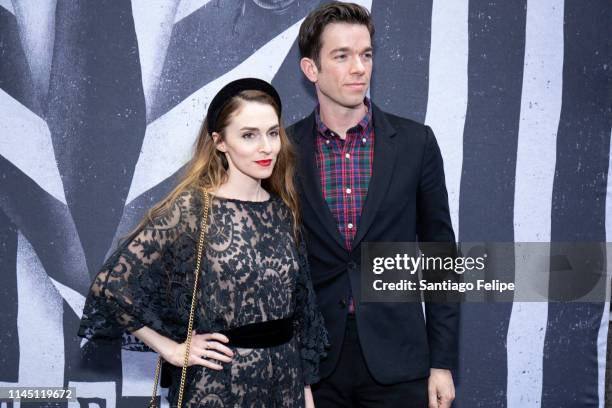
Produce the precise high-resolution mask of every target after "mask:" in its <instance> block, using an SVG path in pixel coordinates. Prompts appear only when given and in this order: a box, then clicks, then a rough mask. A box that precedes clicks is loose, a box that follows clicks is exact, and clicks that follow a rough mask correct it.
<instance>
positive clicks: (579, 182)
mask: <svg viewBox="0 0 612 408" xmlns="http://www.w3.org/2000/svg"><path fill="white" fill-rule="evenodd" d="M611 14H612V13H611V9H610V4H609V2H608V1H606V0H599V1H590V2H581V1H569V0H568V1H566V2H565V10H564V21H565V24H564V50H563V52H564V58H563V92H562V98H563V99H562V104H561V117H560V121H559V130H558V133H557V161H556V166H555V179H554V184H553V197H552V215H551V217H552V219H551V222H552V225H551V240H552V241H553V242H604V241H605V240H606V230H605V202H606V190H607V174H608V155H609V151H610V125H611V123H610V120H611V119H610V118H611V116H610V112H611V111H610V95H611V93H610V55H611V52H610V51H611V50H610V21H612V15H611ZM573 272H574V273H575V275H574V277H576V278H578V280H577V281H576V283H578V284H580V283H581V282H584V279H586V277H585V278H583V279H581V278H580V274H584V273H586V271H584V270H574V271H573ZM550 283H551V288H555V287H556V285H555V284H556V282H555V271H551V282H550ZM602 313H603V304H602V303H551V304H550V305H549V308H548V325H547V328H546V337H545V342H544V361H543V376H544V378H543V387H542V388H543V390H542V407H543V408H549V407H550V408H552V407H555V408H558V407H575V406H581V407H587V406H589V407H590V406H593V407H595V406H598V361H597V358H598V356H597V336H598V333H599V326H600V321H601V317H602ZM602 358H603V357H602ZM599 381H603V379H599Z"/></svg>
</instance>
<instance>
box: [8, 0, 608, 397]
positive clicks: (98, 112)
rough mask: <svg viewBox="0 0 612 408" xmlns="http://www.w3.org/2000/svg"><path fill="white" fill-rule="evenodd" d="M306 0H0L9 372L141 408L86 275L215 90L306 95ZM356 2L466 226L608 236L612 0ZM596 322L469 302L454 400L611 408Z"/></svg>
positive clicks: (378, 75)
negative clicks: (302, 32) (88, 313)
mask: <svg viewBox="0 0 612 408" xmlns="http://www.w3.org/2000/svg"><path fill="white" fill-rule="evenodd" d="M318 3H319V2H318V1H300V0H232V1H230V0H228V1H219V0H212V1H206V0H164V1H152V0H132V1H127V0H119V1H117V0H97V1H78V2H75V1H69V0H13V1H12V2H11V1H10V0H0V265H1V270H0V272H1V273H0V310H1V311H2V319H0V385H2V386H9V385H10V386H67V385H71V386H76V387H77V390H78V395H79V397H80V398H79V402H78V403H74V404H71V406H81V407H86V406H100V407H115V406H117V407H132V406H144V404H145V402H146V401H147V400H148V397H147V396H148V393H149V392H150V386H151V379H152V373H153V365H154V356H153V355H152V354H139V353H130V352H122V351H120V350H119V348H118V347H106V348H103V347H90V345H84V344H83V343H82V342H81V339H79V338H77V337H76V336H75V333H76V331H77V327H78V322H79V319H80V316H81V311H82V308H83V304H84V296H85V295H86V293H87V291H88V288H89V284H90V282H91V278H92V276H93V275H94V274H95V273H96V271H97V269H98V268H99V267H100V265H101V264H102V262H103V260H104V259H105V257H106V256H107V255H108V254H109V252H110V251H111V250H112V249H113V248H114V246H115V245H116V242H117V238H118V237H120V236H122V235H123V234H125V233H126V232H127V231H129V230H130V229H131V228H132V226H134V225H135V224H136V222H137V221H138V219H139V218H140V217H141V216H142V214H143V212H144V210H145V209H146V208H148V207H149V206H151V205H152V204H153V203H154V202H156V201H157V200H159V199H160V198H162V197H163V196H164V194H165V193H166V192H167V191H169V189H170V186H171V185H172V184H173V183H174V181H175V180H176V176H177V174H178V173H179V172H180V170H181V168H182V167H183V166H184V164H185V163H186V161H187V160H188V158H189V157H190V154H191V152H192V147H193V142H194V141H195V138H196V135H197V132H198V130H199V127H200V125H201V122H202V120H203V117H204V114H205V112H206V109H207V104H208V103H209V101H210V99H211V98H212V96H213V95H214V94H215V92H216V91H217V90H219V89H220V88H221V87H222V86H223V84H225V83H227V82H228V81H230V80H233V79H236V78H239V77H243V76H257V77H260V78H262V79H265V80H268V81H271V82H272V83H273V84H274V85H275V86H276V87H277V88H278V89H279V90H280V92H281V96H282V97H283V100H284V106H285V107H286V108H285V111H284V121H285V123H286V124H291V123H293V122H294V121H296V120H297V119H300V118H302V117H303V116H305V115H306V114H308V113H309V112H310V111H311V110H312V108H313V107H314V97H313V91H312V89H311V88H310V87H309V86H308V84H307V83H306V81H305V80H304V79H303V78H302V75H301V73H300V71H299V68H298V52H297V44H296V36H297V32H298V28H299V25H300V23H301V21H302V19H303V18H304V16H305V15H306V14H307V13H308V12H309V11H310V10H311V9H312V8H313V7H315V6H316V5H317V4H318ZM359 3H361V4H363V5H364V6H366V7H367V8H369V9H370V10H371V11H372V14H373V17H374V21H375V25H376V35H375V68H374V75H373V80H372V88H371V96H372V99H373V101H374V102H375V103H377V104H378V105H379V106H381V107H382V108H383V109H385V110H387V111H389V112H392V113H395V114H399V115H402V116H405V117H409V118H413V119H415V120H418V121H422V122H425V123H427V124H429V125H431V126H432V128H433V129H434V131H435V133H436V136H437V138H438V142H439V144H440V147H441V150H442V154H443V156H444V160H445V170H446V180H447V188H448V190H449V198H450V205H451V212H452V218H453V224H454V227H455V230H456V233H457V238H458V239H459V240H460V241H487V240H488V241H497V242H513V241H515V242H531V241H536V242H549V241H553V242H555V241H559V242H565V241H570V242H574V241H578V242H591V241H594V242H605V241H612V239H610V238H608V233H612V196H610V191H611V189H610V187H609V184H608V183H609V177H608V171H609V167H610V166H609V163H610V158H611V156H610V135H611V134H610V133H611V130H610V124H611V115H610V113H611V112H610V96H611V95H612V94H611V88H610V64H611V52H610V47H611V43H610V41H609V38H610V34H611V33H610V28H609V27H610V24H609V22H610V21H612V18H611V17H612V16H611V13H612V12H611V8H610V7H609V3H608V2H607V1H605V0H594V1H589V2H583V1H578V0H565V1H563V0H533V1H527V0H513V1H490V0H470V1H467V0H460V1H458V0H411V1H400V0H369V1H368V0H361V1H359ZM519 266H520V264H519V263H517V265H513V266H512V268H516V269H517V271H518V268H519ZM513 271H514V269H513ZM513 273H514V272H513ZM608 320H609V302H600V303H553V302H551V303H533V302H532V303H518V302H515V303H503V304H501V303H500V304H495V305H486V304H467V305H465V307H464V309H463V317H462V329H461V333H462V337H461V367H460V369H459V371H458V372H457V373H456V383H457V400H456V403H455V406H457V407H465V408H472V407H521V408H523V407H526V408H530V407H545V408H560V407H578V406H580V407H603V387H604V374H603V373H604V369H605V354H606V337H607V332H608ZM88 404H90V405H88ZM21 406H23V407H25V406H28V405H27V404H21ZM30 406H32V405H30ZM49 406H62V405H61V404H56V405H49Z"/></svg>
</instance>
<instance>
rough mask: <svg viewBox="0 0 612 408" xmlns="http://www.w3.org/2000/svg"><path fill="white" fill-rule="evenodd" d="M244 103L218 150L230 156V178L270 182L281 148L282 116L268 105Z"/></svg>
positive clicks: (227, 128)
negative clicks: (269, 178)
mask: <svg viewBox="0 0 612 408" xmlns="http://www.w3.org/2000/svg"><path fill="white" fill-rule="evenodd" d="M241 103H242V106H241V108H240V109H239V110H238V111H237V112H235V113H234V114H233V116H232V118H231V119H230V123H229V125H228V126H227V127H226V128H225V138H224V139H223V140H222V141H221V142H219V143H218V144H217V149H218V150H220V151H222V152H224V153H226V157H227V161H228V163H229V169H228V171H229V174H230V177H232V176H236V175H239V174H241V175H245V176H248V177H250V178H253V179H256V180H261V179H265V178H268V177H270V176H271V175H272V170H273V169H274V165H275V164H276V158H277V156H278V153H279V152H280V148H281V140H280V127H279V121H278V116H277V115H276V112H275V110H274V108H273V107H272V106H270V105H268V104H265V103H260V102H252V101H242V102H241Z"/></svg>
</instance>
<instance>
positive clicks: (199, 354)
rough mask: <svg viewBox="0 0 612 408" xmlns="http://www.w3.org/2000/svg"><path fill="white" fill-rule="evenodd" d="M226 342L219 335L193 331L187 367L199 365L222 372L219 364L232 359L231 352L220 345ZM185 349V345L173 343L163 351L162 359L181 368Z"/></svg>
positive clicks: (224, 337) (227, 340) (225, 339)
mask: <svg viewBox="0 0 612 408" xmlns="http://www.w3.org/2000/svg"><path fill="white" fill-rule="evenodd" d="M227 342H229V339H228V338H227V337H226V336H224V335H223V334H221V333H204V334H196V332H195V331H194V332H193V335H192V337H191V347H190V349H189V362H188V363H187V366H192V365H201V366H204V367H207V368H210V369H212V370H222V369H223V367H222V366H221V364H219V363H220V362H223V363H229V362H231V361H232V357H234V353H233V352H232V350H231V349H230V348H229V347H227V346H225V345H223V344H222V343H227ZM186 347H187V344H186V343H180V344H179V343H174V344H173V345H170V347H167V348H166V350H164V351H165V353H163V354H162V357H163V358H164V360H166V361H167V362H169V363H170V364H172V365H174V366H177V367H182V366H183V363H184V361H185V349H186Z"/></svg>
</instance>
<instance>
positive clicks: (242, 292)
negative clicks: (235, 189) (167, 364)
mask: <svg viewBox="0 0 612 408" xmlns="http://www.w3.org/2000/svg"><path fill="white" fill-rule="evenodd" d="M202 200H203V198H202V196H201V193H200V192H199V191H197V190H190V191H187V192H184V193H182V194H181V195H180V196H179V198H178V199H177V200H176V201H175V202H174V203H173V206H172V207H171V209H170V210H169V211H167V212H166V213H165V214H164V215H162V216H160V217H158V218H156V219H154V220H153V222H150V223H148V224H147V225H146V226H145V227H144V228H143V229H141V230H140V231H137V232H136V233H135V234H133V235H132V236H131V237H130V238H129V239H127V240H126V241H125V242H124V243H123V244H122V245H120V247H119V248H118V249H117V250H116V251H115V252H114V253H113V254H112V255H111V256H110V257H109V258H108V260H107V261H106V262H105V264H104V266H103V267H102V269H101V271H100V272H99V273H98V274H97V276H96V277H95V280H94V282H93V284H92V286H91V290H90V293H89V295H88V297H87V301H86V304H85V308H84V310H83V318H82V320H81V326H80V328H79V335H80V336H82V337H86V338H88V339H93V340H96V339H116V338H122V346H123V347H124V348H126V349H129V350H139V351H148V350H149V349H148V348H147V347H146V346H145V345H144V344H143V343H141V342H140V341H139V340H138V339H136V337H135V336H133V335H131V334H130V332H132V331H134V330H137V329H139V328H141V327H143V326H148V327H149V328H151V329H153V330H155V331H156V332H158V333H160V334H162V335H164V336H166V337H169V338H171V339H173V340H175V341H177V342H183V341H184V340H185V336H186V332H187V322H188V319H189V306H190V302H191V293H192V288H193V274H194V264H195V253H196V245H197V239H198V236H199V224H200V219H201V214H202ZM206 236H207V246H206V250H205V257H204V256H203V259H202V261H203V265H202V272H201V275H200V290H199V296H200V299H199V309H198V311H197V313H196V317H195V322H194V328H195V330H196V331H197V332H198V333H206V332H218V331H221V330H225V329H231V328H234V327H238V326H243V325H246V324H249V323H256V322H263V321H267V320H273V319H281V318H286V317H289V316H291V315H293V317H294V337H293V339H292V340H291V341H289V342H288V343H285V344H283V345H280V346H275V347H270V348H262V349H243V348H233V351H234V358H233V361H232V362H231V363H222V366H223V367H224V368H223V370H220V371H217V370H211V369H208V368H205V367H202V366H199V365H198V366H191V367H189V369H188V371H187V383H186V387H185V395H184V398H183V402H184V406H186V407H215V408H217V407H266V408H271V407H303V406H304V385H305V384H312V383H314V382H316V381H318V366H319V359H320V358H322V357H323V356H324V355H325V352H324V349H325V347H326V344H327V334H326V331H325V328H324V324H323V319H322V317H321V314H320V313H319V311H318V309H317V308H316V302H315V297H314V292H313V288H312V283H311V281H310V277H309V272H308V265H307V261H306V254H305V247H304V245H303V244H302V245H300V246H299V247H297V246H296V244H295V241H294V240H293V235H292V227H291V216H290V212H289V209H288V208H287V206H286V205H285V204H284V203H283V202H282V200H281V199H280V198H279V197H276V196H272V197H271V198H270V199H269V200H268V201H264V202H250V201H248V202H247V201H240V200H234V199H224V198H218V197H212V196H211V206H210V216H209V226H208V229H207V231H206ZM170 373H171V376H172V377H173V381H172V383H173V384H172V386H171V387H170V389H169V392H168V399H169V400H170V403H171V405H173V404H175V403H176V399H177V398H178V397H177V393H178V383H179V378H180V368H174V367H173V368H172V369H171V370H170Z"/></svg>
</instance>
